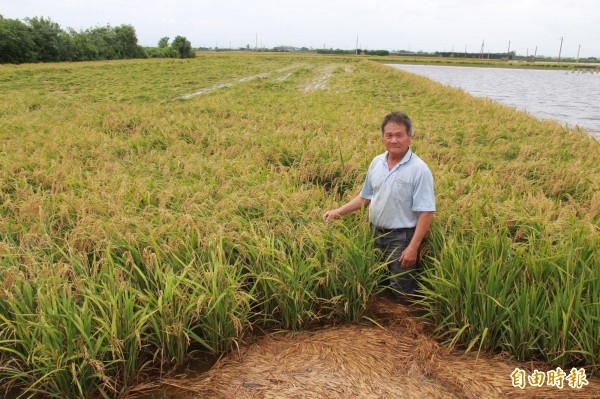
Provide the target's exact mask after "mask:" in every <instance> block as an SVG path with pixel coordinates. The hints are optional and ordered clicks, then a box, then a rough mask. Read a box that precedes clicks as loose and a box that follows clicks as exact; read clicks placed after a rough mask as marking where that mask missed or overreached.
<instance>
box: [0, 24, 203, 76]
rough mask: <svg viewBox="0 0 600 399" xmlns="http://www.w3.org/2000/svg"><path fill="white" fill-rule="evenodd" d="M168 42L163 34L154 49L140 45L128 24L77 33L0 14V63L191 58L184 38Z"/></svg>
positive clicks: (53, 25)
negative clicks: (169, 43) (8, 17)
mask: <svg viewBox="0 0 600 399" xmlns="http://www.w3.org/2000/svg"><path fill="white" fill-rule="evenodd" d="M168 42H169V38H168V37H165V38H163V39H161V43H159V47H158V48H151V47H150V48H148V47H142V46H140V45H138V39H137V35H136V33H135V28H134V27H133V26H131V25H120V26H114V27H112V26H110V25H107V26H101V27H95V28H90V29H87V30H84V31H79V32H77V31H75V30H74V29H71V28H68V29H67V30H64V29H62V28H61V27H60V25H59V24H57V23H56V22H53V21H52V20H50V19H46V18H43V17H42V18H38V17H35V18H25V20H24V21H20V20H17V19H7V18H3V17H2V16H1V15H0V63H13V64H20V63H25V62H59V61H96V60H117V59H129V58H147V57H170V58H192V57H194V55H195V53H194V51H193V50H192V46H191V44H190V42H189V41H188V40H187V39H186V38H185V37H183V36H177V37H176V38H175V39H174V40H173V42H172V43H171V45H170V46H169V45H168ZM161 46H162V47H161Z"/></svg>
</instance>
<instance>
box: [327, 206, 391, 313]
mask: <svg viewBox="0 0 600 399" xmlns="http://www.w3.org/2000/svg"><path fill="white" fill-rule="evenodd" d="M362 216H363V217H364V215H362ZM354 223H356V220H354ZM323 240H324V244H325V247H326V248H327V252H328V259H327V260H326V261H325V262H323V267H324V268H325V270H326V276H325V278H324V283H323V284H322V285H321V286H320V289H319V295H320V297H321V298H323V299H324V300H325V303H324V305H323V306H325V307H326V308H331V312H332V316H334V317H339V318H342V319H344V320H348V321H353V322H357V321H360V320H361V319H362V318H363V316H364V314H365V311H366V309H367V305H368V304H369V301H370V300H371V299H373V297H374V296H375V295H377V294H379V293H381V292H382V291H383V290H384V289H385V281H386V280H387V278H388V273H387V264H386V263H385V262H381V261H379V256H377V254H376V250H375V249H374V246H373V242H374V237H373V234H372V231H371V229H370V226H369V225H368V224H366V223H361V222H358V223H356V224H355V225H354V226H352V223H347V222H346V223H336V224H335V225H334V226H332V227H331V228H330V229H328V230H327V231H326V234H325V236H324V238H323Z"/></svg>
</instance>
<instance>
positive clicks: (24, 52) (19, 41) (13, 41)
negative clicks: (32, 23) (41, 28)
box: [0, 15, 35, 64]
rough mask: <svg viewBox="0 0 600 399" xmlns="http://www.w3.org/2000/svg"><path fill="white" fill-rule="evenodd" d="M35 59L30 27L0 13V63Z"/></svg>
mask: <svg viewBox="0 0 600 399" xmlns="http://www.w3.org/2000/svg"><path fill="white" fill-rule="evenodd" d="M34 60H35V44H34V42H33V36H32V34H31V29H30V28H29V27H28V26H27V25H25V24H24V23H23V22H21V21H19V20H16V19H5V18H3V17H2V15H0V63H3V64H5V63H12V64H19V63H23V62H33V61H34Z"/></svg>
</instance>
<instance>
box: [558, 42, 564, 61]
mask: <svg viewBox="0 0 600 399" xmlns="http://www.w3.org/2000/svg"><path fill="white" fill-rule="evenodd" d="M563 39H564V37H562V36H561V38H560V49H559V50H558V63H559V64H560V54H561V53H562V43H563Z"/></svg>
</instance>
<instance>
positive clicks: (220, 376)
mask: <svg viewBox="0 0 600 399" xmlns="http://www.w3.org/2000/svg"><path fill="white" fill-rule="evenodd" d="M374 307H375V308H376V309H375V313H379V316H378V317H377V318H378V319H379V320H380V321H382V320H383V324H385V327H382V328H380V327H376V326H367V325H347V326H339V327H330V328H325V329H322V330H319V331H315V332H303V333H295V334H288V335H284V336H283V335H270V336H267V337H265V338H263V339H261V340H260V341H259V342H257V343H255V344H253V345H250V346H248V347H246V348H245V349H243V350H242V351H241V353H238V352H234V353H232V354H230V355H229V356H228V357H226V358H224V359H223V360H222V361H220V362H218V363H217V364H216V365H215V366H214V367H213V369H212V370H210V371H208V372H207V373H204V374H202V375H200V376H199V377H197V378H194V379H191V380H185V381H183V380H168V381H164V383H165V384H166V385H167V386H170V387H172V388H173V389H174V390H176V391H179V390H180V389H181V392H184V391H185V392H186V394H185V396H183V397H185V398H204V397H211V398H259V397H260V398H315V399H316V398H373V399H376V398H444V399H445V398H513V397H553V398H591V397H600V396H598V394H597V392H598V387H599V386H600V381H599V380H598V379H597V378H590V377H588V381H589V384H588V385H587V386H584V387H582V389H575V388H571V387H569V386H568V385H566V384H567V383H566V381H565V387H563V389H559V388H557V387H554V386H548V385H544V386H540V387H532V386H529V384H527V387H525V388H524V389H521V388H519V387H514V386H513V385H512V381H511V373H512V372H513V371H514V370H515V368H522V369H529V368H530V367H531V368H533V367H536V368H537V369H538V370H544V371H549V369H548V368H549V366H545V365H539V364H537V365H529V364H528V365H523V364H521V363H516V362H510V361H508V360H506V359H504V358H500V357H493V358H491V357H488V356H486V357H483V356H482V357H479V358H476V357H475V356H474V355H464V354H459V353H457V352H454V351H451V350H449V349H447V348H444V347H442V346H440V345H439V344H437V343H436V342H435V341H433V340H432V339H430V338H429V337H428V336H427V334H426V332H425V329H426V328H427V326H426V324H424V323H422V322H419V321H417V320H415V319H414V318H412V317H410V313H409V312H408V311H407V309H406V308H405V307H403V306H401V305H396V304H393V303H391V302H389V301H387V300H384V299H379V300H377V301H376V302H375V304H374ZM386 319H387V321H386ZM544 367H546V368H544ZM547 369H548V370H547ZM567 373H568V370H567ZM178 397H179V396H178Z"/></svg>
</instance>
